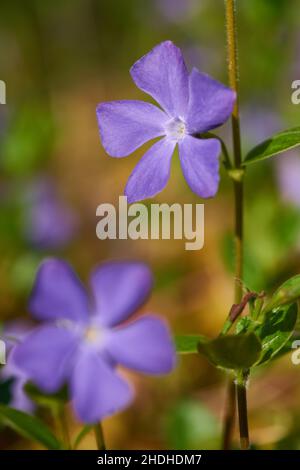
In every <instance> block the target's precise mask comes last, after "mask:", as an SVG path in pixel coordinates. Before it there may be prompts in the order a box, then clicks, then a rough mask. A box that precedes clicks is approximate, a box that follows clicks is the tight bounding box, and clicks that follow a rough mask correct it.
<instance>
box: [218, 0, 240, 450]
mask: <svg viewBox="0 0 300 470" xmlns="http://www.w3.org/2000/svg"><path fill="white" fill-rule="evenodd" d="M225 11H226V39H227V57H228V59H227V60H228V76H229V85H230V87H231V88H232V89H233V90H234V91H235V93H236V102H235V106H234V109H233V113H232V141H233V160H234V169H235V170H241V168H242V148H241V132H240V117H239V72H238V49H237V28H236V0H225ZM233 189H234V218H235V227H234V240H235V280H234V290H235V295H234V300H235V303H236V304H239V303H240V302H241V300H242V296H243V285H242V280H243V225H244V203H243V199H244V182H243V173H242V172H241V177H240V178H238V179H235V180H233ZM235 395H236V391H235V387H234V386H233V384H232V383H230V384H229V385H228V391H227V407H226V409H228V410H230V413H231V415H230V416H229V415H228V416H226V418H225V423H224V431H223V448H224V449H229V448H230V446H231V440H232V435H233V428H234V422H235V405H232V404H233V403H235V401H236V400H235Z"/></svg>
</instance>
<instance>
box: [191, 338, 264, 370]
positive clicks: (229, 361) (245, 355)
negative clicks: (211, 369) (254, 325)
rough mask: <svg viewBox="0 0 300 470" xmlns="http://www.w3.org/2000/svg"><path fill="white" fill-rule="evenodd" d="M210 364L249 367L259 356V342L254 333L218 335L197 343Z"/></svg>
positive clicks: (226, 366)
mask: <svg viewBox="0 0 300 470" xmlns="http://www.w3.org/2000/svg"><path fill="white" fill-rule="evenodd" d="M198 351H199V352H200V353H201V354H204V355H205V356H206V357H207V358H208V359H209V360H210V362H212V364H214V365H215V366H218V367H222V368H225V369H235V370H240V369H249V368H250V367H251V366H252V365H253V364H254V363H255V362H256V361H257V360H258V359H259V357H260V353H261V342H260V340H259V339H258V337H257V336H256V335H255V334H254V333H246V334H241V335H227V336H220V337H219V338H216V339H214V340H212V341H207V342H205V343H199V344H198Z"/></svg>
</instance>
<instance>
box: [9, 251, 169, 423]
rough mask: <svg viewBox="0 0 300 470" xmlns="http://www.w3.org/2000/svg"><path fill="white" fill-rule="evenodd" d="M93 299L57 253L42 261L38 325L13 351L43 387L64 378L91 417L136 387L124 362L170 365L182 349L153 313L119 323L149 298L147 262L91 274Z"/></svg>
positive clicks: (35, 303) (156, 370) (119, 404)
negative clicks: (125, 375)
mask: <svg viewBox="0 0 300 470" xmlns="http://www.w3.org/2000/svg"><path fill="white" fill-rule="evenodd" d="M90 283H91V289H92V292H93V299H92V301H91V302H90V301H89V299H88V296H87V295H86V292H85V290H84V288H83V286H82V284H81V283H80V281H79V279H78V278H77V277H76V275H75V273H74V272H73V270H72V269H71V267H70V266H69V265H68V264H67V263H65V262H63V261H61V260H58V259H49V260H46V261H44V262H43V263H42V265H41V267H40V269H39V271H38V274H37V279H36V282H35V286H34V289H33V292H32V297H31V300H30V310H31V312H32V314H33V315H34V316H35V318H36V319H38V320H42V321H44V322H45V323H46V324H44V325H42V326H39V327H37V329H36V330H35V331H33V332H32V333H30V334H29V335H27V336H26V338H25V341H24V342H22V343H21V344H20V345H18V346H16V348H15V349H14V351H13V360H14V363H15V364H16V365H17V366H18V367H19V368H21V369H22V370H23V371H24V372H25V373H26V374H27V376H28V377H29V378H30V380H32V381H33V382H34V383H35V384H36V385H37V386H38V387H39V388H40V389H41V390H42V391H44V392H48V393H52V392H55V391H57V390H59V389H60V388H61V387H62V386H63V385H64V384H67V385H68V386H69V392H70V397H71V399H72V401H73V406H74V409H75V412H76V414H77V416H78V417H79V418H80V419H81V420H82V421H83V422H86V423H95V422H97V421H99V420H101V419H102V418H103V417H105V416H107V415H110V414H112V413H114V412H116V411H118V410H120V409H122V408H124V407H125V406H126V405H127V404H129V402H130V401H131V399H132V397H133V393H132V389H131V387H130V386H129V385H128V383H127V381H126V380H125V379H123V378H122V377H121V376H120V375H119V373H118V372H117V370H116V367H117V365H118V364H120V365H122V366H125V367H127V368H130V369H134V370H136V371H140V372H144V373H149V374H164V373H167V372H169V371H171V370H172V368H173V367H174V365H175V361H176V356H175V351H174V347H173V343H172V341H171V337H170V334H169V331H168V328H167V327H166V325H165V324H164V322H163V321H162V320H161V319H160V318H158V317H156V316H153V315H144V316H142V317H140V318H139V319H136V320H134V321H132V322H129V323H126V324H125V325H122V326H119V325H120V323H121V322H122V321H124V320H127V319H128V318H129V317H130V315H132V314H133V313H134V312H135V311H136V310H137V309H138V308H139V307H140V306H141V305H142V304H143V303H144V301H145V299H146V298H147V297H148V295H149V293H150V290H151V287H152V276H151V272H150V271H149V269H148V267H147V266H146V265H144V264H142V263H139V262H125V261H124V262H109V263H105V264H103V265H102V266H100V267H99V268H97V269H96V270H95V271H94V272H93V273H92V275H91V279H90Z"/></svg>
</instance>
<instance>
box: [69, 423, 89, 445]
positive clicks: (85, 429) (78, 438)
mask: <svg viewBox="0 0 300 470" xmlns="http://www.w3.org/2000/svg"><path fill="white" fill-rule="evenodd" d="M92 429H93V426H90V425H86V426H84V427H83V428H82V429H81V431H80V432H79V433H78V435H77V436H76V439H75V441H74V444H73V447H72V448H73V450H76V449H77V447H78V446H79V444H80V442H81V441H82V439H83V438H84V437H85V436H86V435H87V434H88V433H89V432H91V430H92Z"/></svg>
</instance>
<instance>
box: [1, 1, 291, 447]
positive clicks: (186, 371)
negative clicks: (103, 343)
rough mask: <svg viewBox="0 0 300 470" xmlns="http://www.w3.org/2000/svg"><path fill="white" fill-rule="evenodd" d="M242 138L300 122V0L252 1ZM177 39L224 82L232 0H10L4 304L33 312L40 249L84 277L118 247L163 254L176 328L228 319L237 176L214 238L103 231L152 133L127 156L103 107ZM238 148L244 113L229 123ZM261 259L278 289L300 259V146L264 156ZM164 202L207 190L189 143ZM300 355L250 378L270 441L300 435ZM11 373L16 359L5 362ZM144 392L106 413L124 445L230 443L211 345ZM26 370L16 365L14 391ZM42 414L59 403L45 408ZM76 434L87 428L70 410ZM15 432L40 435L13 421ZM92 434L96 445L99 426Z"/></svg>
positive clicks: (251, 204)
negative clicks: (105, 208) (298, 96)
mask: <svg viewBox="0 0 300 470" xmlns="http://www.w3.org/2000/svg"><path fill="white" fill-rule="evenodd" d="M237 3H238V7H239V43H240V69H241V70H240V76H241V77H240V78H241V108H242V133H243V150H244V151H245V152H246V151H247V150H249V149H250V148H251V147H252V146H254V145H255V144H257V143H258V142H260V141H261V140H263V139H264V138H266V137H268V136H270V135H271V134H272V133H274V132H276V131H278V130H281V129H283V128H287V127H293V126H297V125H298V123H299V117H300V109H299V107H297V106H295V105H293V104H292V103H291V82H292V81H293V80H296V79H300V34H299V31H300V29H299V25H300V8H299V6H300V4H299V0H289V1H286V0H251V2H250V1H249V0H239V1H238V2H237ZM166 39H171V40H173V41H174V42H175V43H176V44H177V45H178V46H180V47H181V48H182V50H183V52H184V55H185V58H186V62H187V64H188V66H189V67H192V66H196V67H198V68H200V69H201V70H202V71H204V72H206V73H209V74H211V75H213V76H214V77H215V78H216V79H218V80H221V81H223V82H226V81H227V78H226V48H225V32H224V5H223V0H126V1H125V0H60V1H58V0H51V1H50V0H43V1H42V0H22V1H21V0H20V1H18V0H10V1H9V2H2V5H1V15H0V79H1V80H4V81H5V82H6V85H7V104H6V105H0V253H1V256H0V316H1V322H4V323H5V322H10V321H12V320H15V319H21V318H29V315H28V311H27V298H28V294H29V292H30V289H31V286H32V283H33V280H34V276H35V272H36V269H37V266H38V264H39V262H40V261H41V260H42V259H43V258H44V257H47V256H59V257H63V258H65V259H67V260H68V261H70V262H71V263H72V264H73V266H74V267H75V269H76V270H77V271H78V273H79V274H80V275H81V277H82V278H83V279H84V280H87V278H88V274H89V272H90V271H91V269H92V268H93V267H94V266H95V265H96V264H98V263H99V262H101V261H102V260H107V259H110V258H126V259H127V258H135V259H141V260H144V261H146V262H148V263H149V264H150V266H151V268H152V269H153V271H154V274H155V280H156V283H155V289H154V292H153V295H152V297H151V299H150V300H149V303H148V305H147V306H146V307H145V308H146V309H147V310H151V311H154V312H157V313H160V314H162V315H163V316H164V317H166V318H167V319H168V321H169V322H170V325H171V328H172V330H173V332H174V333H176V334H178V333H181V334H183V333H187V334H188V333H200V334H206V335H208V336H213V335H215V334H217V333H218V331H219V328H220V327H221V325H222V323H223V321H224V319H225V317H226V315H227V312H228V310H229V308H230V306H231V303H232V298H233V274H232V267H233V263H234V260H233V243H232V226H233V210H232V207H233V206H232V202H233V201H232V191H231V183H230V181H228V179H227V177H226V175H225V174H224V173H222V182H221V186H220V190H219V193H218V195H217V197H216V198H214V199H213V200H209V201H205V214H206V215H205V247H204V249H203V250H202V251H185V249H184V241H171V242H170V241H150V240H148V241H147V240H143V241H130V240H126V241H124V240H123V241H118V240H115V241H99V240H98V239H97V237H96V233H95V230H96V224H97V218H96V207H97V206H98V204H100V203H102V202H111V203H117V201H118V196H119V195H120V194H122V192H123V188H124V186H125V184H126V180H127V178H128V176H129V174H130V172H131V170H132V169H133V168H134V166H135V164H136V163H137V161H138V159H139V158H140V156H141V155H142V154H143V152H145V148H147V145H146V146H144V147H143V149H141V150H140V151H137V152H135V154H134V155H132V156H130V157H128V158H124V159H112V158H109V157H108V156H107V155H106V154H105V152H104V150H103V148H102V146H101V143H100V139H99V134H98V128H97V122H96V115H95V109H96V105H97V104H98V103H99V102H101V101H105V100H115V99H146V100H148V97H146V96H143V94H142V92H140V91H139V90H138V89H137V88H136V87H135V85H134V84H133V82H132V81H131V78H130V75H129V68H130V66H131V65H132V64H133V63H134V62H135V61H136V60H137V59H138V58H139V57H141V56H142V55H143V54H145V53H146V52H148V51H149V50H150V49H151V48H152V47H153V46H154V45H156V44H157V43H159V42H161V41H163V40H166ZM220 135H222V136H223V137H224V139H225V140H226V141H227V143H228V145H229V147H230V126H229V124H228V125H226V126H225V127H224V128H222V129H221V130H220ZM246 193H247V196H246V213H247V215H246V266H245V270H246V274H245V282H246V284H247V285H248V286H249V287H250V288H251V289H255V290H261V289H265V290H267V291H271V290H272V289H274V288H275V287H276V286H277V285H278V284H279V283H280V282H281V280H283V279H285V278H286V277H287V276H289V275H294V274H296V273H298V272H299V270H300V151H297V150H296V151H292V152H289V154H285V155H284V156H283V157H280V158H274V159H273V160H272V161H266V162H264V163H261V164H260V165H258V166H256V165H253V166H251V167H249V171H248V174H247V182H246ZM155 201H156V202H168V203H173V202H181V203H197V202H203V201H199V199H197V197H196V196H195V195H194V194H192V192H191V191H190V189H189V188H188V186H187V185H186V183H185V181H184V179H183V176H182V174H181V171H180V165H179V162H178V158H177V156H176V158H174V159H173V164H172V175H171V180H170V182H169V184H168V187H167V188H166V189H165V190H164V192H163V193H161V194H159V195H158V196H157V197H156V198H155ZM299 367H300V366H298V367H297V366H295V365H292V363H291V360H290V354H288V355H287V356H286V357H284V358H282V359H280V360H278V361H277V362H274V363H273V364H272V366H270V367H269V368H268V369H264V368H262V369H260V370H258V371H257V372H256V374H255V376H254V377H252V381H251V387H250V390H249V408H250V429H251V430H252V432H251V434H252V440H253V443H254V444H255V446H257V447H258V448H271V449H276V448H294V449H300V425H299V422H300V421H299V418H300V407H299V403H300V401H299V397H300V368H299ZM0 376H1V371H0ZM130 379H131V380H132V381H133V382H134V384H135V387H136V390H137V397H136V401H135V403H134V405H133V406H132V407H131V408H130V409H128V410H126V411H125V412H123V413H121V414H119V415H117V416H113V417H112V418H109V419H107V420H105V422H104V428H105V435H106V440H107V444H108V447H109V448H111V449H147V448H149V449H150V448H152V449H153V448H156V449H160V448H168V449H172V448H175V449H189V448H191V449H193V448H194V449H195V448H218V446H219V445H220V425H221V418H222V404H223V400H224V376H223V375H222V373H221V372H218V371H216V370H215V369H214V368H213V367H212V366H210V365H209V364H208V363H207V361H206V360H205V359H203V358H200V357H197V356H185V357H182V358H180V360H179V365H178V367H177V369H176V370H175V371H174V372H173V373H172V374H171V375H170V376H168V377H165V378H159V379H157V378H149V377H141V376H137V375H134V374H130ZM10 384H11V382H9V381H7V378H6V377H2V378H1V382H0V400H1V401H3V402H7V401H8V400H9V396H10V393H9V387H10ZM38 414H40V415H41V416H42V417H45V419H48V418H47V414H46V412H45V410H38ZM68 419H69V426H70V429H71V433H72V435H73V436H75V435H76V433H77V432H78V429H79V424H78V423H77V422H76V420H75V419H74V417H73V415H72V412H71V410H70V412H69V414H68ZM0 447H1V448H5V449H10V448H33V447H36V446H34V444H33V443H29V442H28V441H23V440H21V439H20V438H19V437H18V436H17V435H16V434H14V433H13V432H11V431H9V430H8V429H7V428H1V430H0ZM81 447H82V448H86V449H90V448H94V447H95V443H94V438H93V436H89V435H88V436H87V437H86V438H85V440H84V441H83V443H82V445H81Z"/></svg>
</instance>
